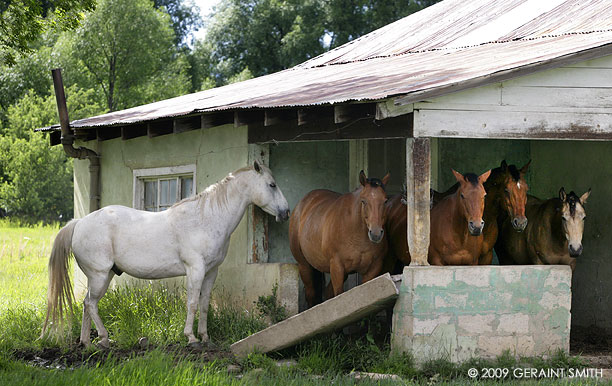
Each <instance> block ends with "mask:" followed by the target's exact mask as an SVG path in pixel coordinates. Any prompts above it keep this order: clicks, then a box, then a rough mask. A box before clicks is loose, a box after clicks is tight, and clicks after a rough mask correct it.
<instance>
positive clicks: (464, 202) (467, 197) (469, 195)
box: [453, 169, 491, 236]
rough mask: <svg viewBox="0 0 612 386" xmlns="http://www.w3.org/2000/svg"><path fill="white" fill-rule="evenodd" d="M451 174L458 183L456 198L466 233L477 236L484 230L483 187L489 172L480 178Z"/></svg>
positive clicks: (457, 173) (471, 175)
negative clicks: (465, 226) (466, 228)
mask: <svg viewBox="0 0 612 386" xmlns="http://www.w3.org/2000/svg"><path fill="white" fill-rule="evenodd" d="M453 174H454V175H455V178H456V179H457V182H459V188H458V189H457V193H456V194H457V198H458V202H459V208H460V210H461V212H462V213H461V214H462V215H463V217H464V218H465V219H466V220H467V223H468V231H469V232H470V234H471V235H472V236H478V235H480V234H481V233H482V230H483V228H484V225H485V223H484V221H483V220H482V214H483V213H484V207H485V203H484V198H485V196H486V195H487V193H486V191H485V188H484V186H483V184H484V182H485V181H486V180H487V178H489V175H490V174H491V170H489V171H487V172H484V173H483V174H481V175H480V176H476V175H475V174H472V173H467V174H466V175H465V176H464V175H463V174H461V173H459V172H457V171H455V170H454V169H453Z"/></svg>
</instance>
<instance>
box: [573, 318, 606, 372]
mask: <svg viewBox="0 0 612 386" xmlns="http://www.w3.org/2000/svg"><path fill="white" fill-rule="evenodd" d="M570 353H571V354H572V355H580V356H581V357H582V358H584V359H585V360H587V361H588V362H589V363H590V367H592V368H595V369H603V378H604V379H608V380H610V379H612V335H610V334H607V333H606V332H605V331H603V330H602V329H600V328H597V327H594V326H591V327H588V328H584V327H573V328H572V331H571V334H570Z"/></svg>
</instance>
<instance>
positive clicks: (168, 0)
mask: <svg viewBox="0 0 612 386" xmlns="http://www.w3.org/2000/svg"><path fill="white" fill-rule="evenodd" d="M153 5H154V6H155V8H157V9H163V10H164V11H165V12H166V13H168V14H169V15H170V19H172V28H173V29H174V34H175V37H176V39H175V44H176V45H177V46H184V45H185V44H186V40H187V36H189V34H190V33H191V32H193V31H194V30H197V29H198V28H199V27H201V26H202V18H200V9H199V8H198V7H197V6H195V5H194V4H193V3H192V2H191V1H189V2H185V1H184V0H154V1H153Z"/></svg>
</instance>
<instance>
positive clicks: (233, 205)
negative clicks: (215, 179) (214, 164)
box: [202, 172, 252, 234]
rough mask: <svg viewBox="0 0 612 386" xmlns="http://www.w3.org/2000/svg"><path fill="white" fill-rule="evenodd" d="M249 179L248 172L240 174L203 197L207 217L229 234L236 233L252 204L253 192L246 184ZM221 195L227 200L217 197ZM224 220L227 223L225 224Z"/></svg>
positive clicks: (223, 182)
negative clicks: (248, 207) (251, 196)
mask: <svg viewBox="0 0 612 386" xmlns="http://www.w3.org/2000/svg"><path fill="white" fill-rule="evenodd" d="M247 178H249V176H248V172H242V173H238V174H236V175H235V176H234V177H233V178H230V179H226V180H224V181H222V182H220V184H224V186H222V187H217V189H215V190H213V191H211V193H210V194H208V195H207V196H204V197H202V199H203V200H206V202H205V203H204V210H205V212H206V214H205V215H206V216H209V217H210V218H212V219H214V222H215V223H216V224H219V226H220V227H222V228H224V229H225V230H226V231H227V234H231V233H232V232H234V230H235V229H236V227H237V226H238V224H239V223H240V220H241V219H242V216H243V215H244V212H245V211H246V208H247V206H248V205H249V204H251V201H252V200H251V198H250V193H251V191H250V188H249V186H248V184H247V182H246V179H247ZM219 194H224V195H225V196H226V198H227V199H225V197H216V195H219ZM223 220H226V222H225V223H224V222H223Z"/></svg>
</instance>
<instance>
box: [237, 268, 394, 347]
mask: <svg viewBox="0 0 612 386" xmlns="http://www.w3.org/2000/svg"><path fill="white" fill-rule="evenodd" d="M398 277H401V275H398ZM394 279H395V280H398V278H396V277H391V275H389V274H388V273H386V274H384V275H381V276H379V277H377V278H375V279H373V280H370V281H369V282H367V283H363V284H361V285H358V286H357V287H355V288H352V289H350V290H349V291H346V292H344V293H342V294H340V295H338V296H336V297H334V298H332V299H330V300H327V301H325V302H323V303H321V304H318V305H316V306H314V307H312V308H310V309H308V310H306V311H303V312H301V313H299V314H297V315H294V316H292V317H290V318H289V319H286V320H283V321H282V322H279V323H277V324H274V325H272V326H270V327H268V328H266V329H265V330H262V331H259V332H257V333H255V334H253V335H251V336H249V337H246V338H244V339H242V340H240V341H238V342H236V343H234V344H232V345H231V347H230V349H231V350H232V352H233V353H234V354H235V355H237V356H245V355H247V354H249V353H250V352H252V351H255V350H257V351H259V352H262V353H266V352H270V351H276V350H281V349H283V348H286V347H289V346H293V345H295V344H297V343H299V342H301V341H303V340H306V339H308V338H311V337H313V336H315V335H318V334H321V333H325V332H329V331H333V330H336V329H338V328H342V327H344V326H345V325H347V324H350V323H353V322H356V321H358V320H359V319H361V318H363V317H364V316H367V315H369V314H371V313H375V312H378V311H380V310H383V309H384V308H385V307H387V306H389V305H392V304H393V303H394V302H395V299H396V298H397V297H398V295H399V291H398V287H397V285H396V283H395V281H394Z"/></svg>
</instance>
